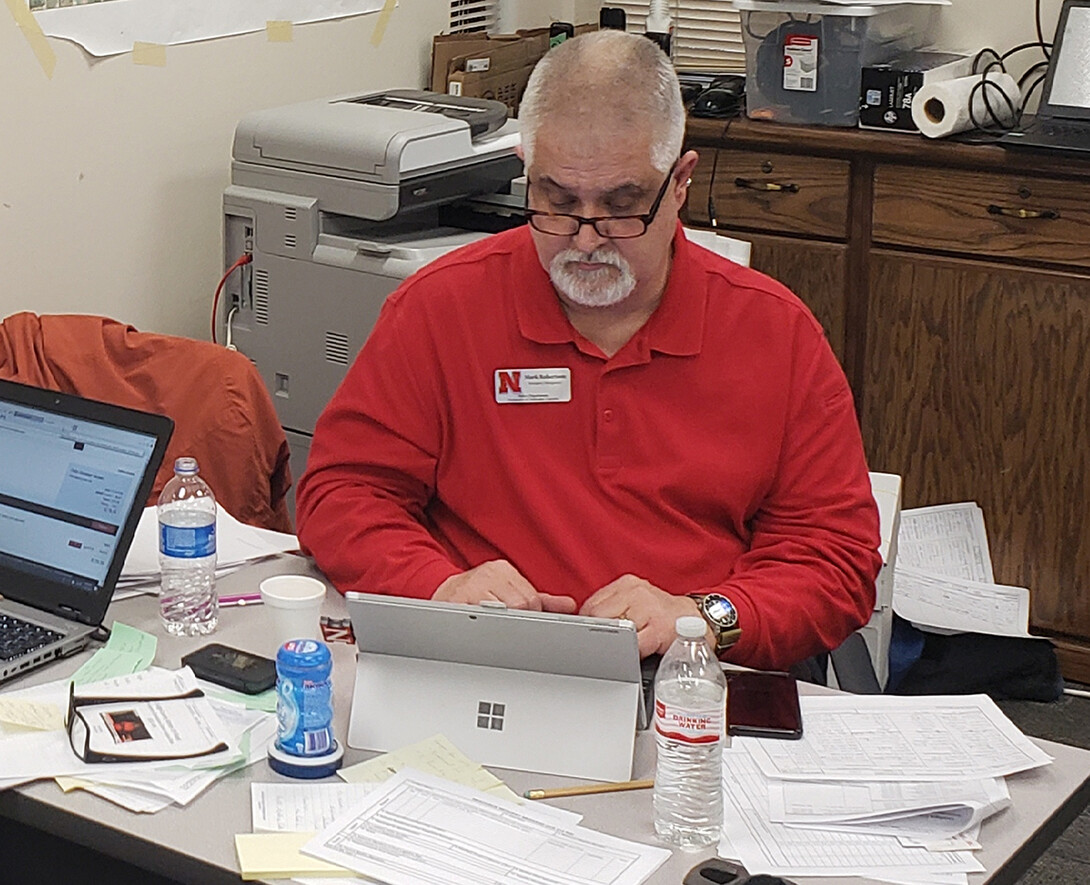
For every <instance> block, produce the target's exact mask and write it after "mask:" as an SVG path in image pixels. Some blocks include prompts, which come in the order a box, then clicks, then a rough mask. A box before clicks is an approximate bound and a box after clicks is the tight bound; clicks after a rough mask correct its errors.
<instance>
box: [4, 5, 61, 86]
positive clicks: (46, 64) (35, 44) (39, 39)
mask: <svg viewBox="0 0 1090 885" xmlns="http://www.w3.org/2000/svg"><path fill="white" fill-rule="evenodd" d="M7 4H8V9H9V10H11V17H12V18H14V19H15V24H16V25H18V26H19V30H20V31H22V32H23V36H24V37H25V38H26V41H27V43H29V44H30V49H31V51H32V52H33V53H34V57H35V58H37V59H38V64H40V65H41V66H42V70H43V71H45V75H46V76H47V77H49V78H50V79H52V77H53V69H54V68H55V67H56V66H57V56H56V53H54V52H53V47H51V46H50V45H49V41H48V40H46V39H45V34H44V33H42V26H41V25H39V24H38V20H37V19H36V18H35V17H34V13H33V12H31V11H30V7H29V6H28V5H27V3H26V0H7Z"/></svg>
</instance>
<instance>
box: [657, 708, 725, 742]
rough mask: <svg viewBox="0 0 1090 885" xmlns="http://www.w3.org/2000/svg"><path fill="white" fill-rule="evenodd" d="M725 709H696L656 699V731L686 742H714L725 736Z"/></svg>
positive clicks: (664, 735)
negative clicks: (688, 708)
mask: <svg viewBox="0 0 1090 885" xmlns="http://www.w3.org/2000/svg"><path fill="white" fill-rule="evenodd" d="M723 720H724V710H723V708H722V707H712V708H709V709H707V710H701V711H694V710H686V709H682V708H680V707H676V706H674V705H672V704H667V703H665V702H664V701H662V700H661V699H659V698H656V699H655V731H657V732H658V733H659V734H661V735H662V736H663V737H667V738H671V739H672V740H676V741H681V742H682V743H685V744H714V743H716V742H717V741H719V739H720V738H721V737H722V736H723Z"/></svg>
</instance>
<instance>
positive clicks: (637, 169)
mask: <svg viewBox="0 0 1090 885" xmlns="http://www.w3.org/2000/svg"><path fill="white" fill-rule="evenodd" d="M528 172H529V174H530V179H531V180H532V181H534V182H540V183H543V184H545V183H547V184H551V185H554V186H556V187H559V188H562V189H564V190H571V191H585V192H589V191H594V192H597V193H607V192H613V191H617V190H623V189H632V190H638V191H642V190H646V189H647V187H649V186H651V185H652V184H653V183H654V184H655V185H656V186H657V181H656V179H658V178H661V176H662V173H661V172H659V171H658V170H657V169H655V167H654V165H652V163H651V147H650V144H646V145H639V144H632V143H631V142H623V141H618V140H617V139H612V140H607V141H602V140H599V139H594V138H587V137H585V136H584V135H581V134H573V135H572V136H571V137H570V138H568V139H554V138H545V139H542V138H540V137H539V139H537V140H536V141H535V145H534V151H533V156H532V165H531V167H530V169H529V170H528Z"/></svg>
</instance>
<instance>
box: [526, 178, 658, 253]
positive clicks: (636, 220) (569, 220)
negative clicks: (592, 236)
mask: <svg viewBox="0 0 1090 885" xmlns="http://www.w3.org/2000/svg"><path fill="white" fill-rule="evenodd" d="M679 162H680V159H678V160H674V165H672V166H671V167H670V171H669V172H668V173H667V175H666V180H665V181H664V182H663V183H662V187H660V188H659V192H658V194H657V195H656V197H655V202H653V203H652V204H651V208H650V209H649V210H648V211H647V212H646V213H645V214H643V215H596V216H595V217H593V218H586V217H584V216H582V215H568V214H566V213H563V212H542V211H540V210H538V209H531V208H529V206H527V207H526V208H525V209H524V210H523V213H524V214H525V215H526V220H527V221H528V222H529V223H530V227H532V228H533V229H534V230H536V231H540V232H541V233H543V234H551V235H552V236H554V237H574V236H575V235H576V234H578V233H579V230H580V229H581V228H582V227H583V225H584V224H589V225H590V226H591V227H593V228H594V230H595V231H597V233H598V236H600V237H607V238H608V239H611V240H633V239H635V238H636V237H642V236H643V235H644V234H645V233H647V228H648V227H650V226H651V222H652V221H654V220H655V215H657V214H658V211H659V206H660V205H662V200H663V198H664V197H665V196H666V189H667V188H668V187H669V186H670V182H671V181H673V178H674V170H675V169H677V164H678V163H679ZM526 199H527V201H529V199H530V188H529V184H527V188H526Z"/></svg>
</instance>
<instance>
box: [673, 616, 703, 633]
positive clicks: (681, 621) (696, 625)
mask: <svg viewBox="0 0 1090 885" xmlns="http://www.w3.org/2000/svg"><path fill="white" fill-rule="evenodd" d="M674 628H675V629H676V630H677V635H678V636H681V637H682V638H684V639H702V638H703V637H704V633H705V631H706V630H707V625H706V624H705V623H704V619H703V618H698V617H697V616H696V615H685V616H684V617H681V618H678V619H677V621H676V622H675V623H674Z"/></svg>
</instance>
